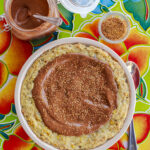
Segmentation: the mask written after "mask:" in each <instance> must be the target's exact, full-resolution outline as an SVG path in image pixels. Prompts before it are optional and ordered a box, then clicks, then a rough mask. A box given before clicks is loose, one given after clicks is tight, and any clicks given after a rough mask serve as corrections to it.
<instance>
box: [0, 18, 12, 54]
mask: <svg viewBox="0 0 150 150" xmlns="http://www.w3.org/2000/svg"><path fill="white" fill-rule="evenodd" d="M4 24H6V21H5V19H3V20H1V21H0V30H3V29H4ZM10 41H11V33H10V31H8V32H2V33H0V55H1V54H2V53H3V52H4V51H5V50H7V48H8V47H9V44H10Z"/></svg>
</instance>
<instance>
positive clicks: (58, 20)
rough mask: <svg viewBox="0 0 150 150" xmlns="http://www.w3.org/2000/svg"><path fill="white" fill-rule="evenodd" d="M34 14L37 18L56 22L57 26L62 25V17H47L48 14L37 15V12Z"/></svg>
mask: <svg viewBox="0 0 150 150" xmlns="http://www.w3.org/2000/svg"><path fill="white" fill-rule="evenodd" d="M32 16H33V17H35V18H37V19H40V20H43V21H46V22H49V23H52V24H54V25H56V26H60V25H61V24H62V19H61V18H56V17H46V16H41V15H37V14H34V15H32Z"/></svg>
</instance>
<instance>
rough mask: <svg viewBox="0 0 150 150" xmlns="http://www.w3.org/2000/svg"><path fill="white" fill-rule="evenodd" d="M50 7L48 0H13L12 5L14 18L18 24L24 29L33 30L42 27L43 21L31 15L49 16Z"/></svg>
mask: <svg viewBox="0 0 150 150" xmlns="http://www.w3.org/2000/svg"><path fill="white" fill-rule="evenodd" d="M48 13H49V6H48V2H47V0H13V1H12V4H11V14H12V18H13V19H14V21H15V22H16V24H17V25H18V26H20V27H22V28H24V29H33V28H36V27H38V26H40V25H41V24H42V23H43V21H42V20H39V19H36V18H34V17H33V16H32V15H30V14H40V15H43V16H48Z"/></svg>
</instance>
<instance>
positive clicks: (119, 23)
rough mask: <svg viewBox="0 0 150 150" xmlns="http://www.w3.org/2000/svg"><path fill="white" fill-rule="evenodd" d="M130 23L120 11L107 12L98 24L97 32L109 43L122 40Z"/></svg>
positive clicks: (127, 31) (126, 34) (125, 36)
mask: <svg viewBox="0 0 150 150" xmlns="http://www.w3.org/2000/svg"><path fill="white" fill-rule="evenodd" d="M129 29H130V24H129V21H128V19H127V18H126V17H125V16H124V15H122V14H120V13H114V12H113V13H111V12H110V13H107V14H106V15H104V16H103V17H102V18H101V20H100V24H99V32H100V35H101V36H102V38H103V39H104V40H105V41H107V42H109V43H119V42H122V41H124V40H125V39H126V38H127V36H128V33H129Z"/></svg>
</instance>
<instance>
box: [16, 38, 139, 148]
mask: <svg viewBox="0 0 150 150" xmlns="http://www.w3.org/2000/svg"><path fill="white" fill-rule="evenodd" d="M66 43H83V44H86V45H93V46H96V47H99V48H101V49H103V50H104V51H106V52H108V53H109V54H110V55H111V56H112V57H113V58H114V59H115V60H117V61H118V62H119V63H120V65H121V66H122V68H123V69H124V71H125V74H126V76H127V80H128V84H129V88H130V105H129V110H128V114H127V116H126V119H125V122H124V125H123V127H122V128H121V130H120V132H119V133H118V134H116V135H115V136H114V137H113V138H111V139H109V140H108V141H106V142H105V143H104V144H103V145H101V146H99V147H97V148H95V149H94V150H105V149H108V148H109V147H111V146H112V145H113V144H115V143H116V142H117V141H118V140H119V139H120V138H121V137H122V135H123V134H124V133H125V132H126V130H127V128H128V126H129V124H130V122H131V120H132V117H133V114H134V109H135V103H136V96H135V88H134V83H133V79H132V77H131V74H130V73H129V71H128V69H127V67H126V64H125V63H124V62H123V60H122V59H121V58H120V57H119V55H117V54H116V53H115V52H114V51H113V50H111V49H110V48H109V47H107V46H105V45H104V44H102V43H99V42H97V41H94V40H90V39H87V38H64V39H60V40H56V41H53V42H51V43H48V44H46V45H45V46H43V47H41V48H40V49H39V50H38V51H36V52H35V53H34V54H33V55H32V56H30V58H29V59H28V60H27V61H26V63H25V64H24V66H23V67H22V69H21V71H20V73H19V76H18V78H17V83H16V88H15V106H16V111H17V115H18V118H19V120H20V122H21V125H22V126H23V128H24V130H25V131H26V133H27V134H28V135H29V136H30V137H31V139H33V141H34V142H35V143H37V144H38V145H39V146H41V147H42V148H44V149H46V150H57V149H56V148H55V147H53V146H52V145H49V144H47V143H45V142H43V141H42V140H40V139H39V138H38V137H37V136H36V135H35V134H34V133H33V131H32V130H31V129H30V127H29V125H28V123H27V121H26V120H25V118H24V116H23V114H22V111H21V103H20V92H21V86H22V82H23V80H24V78H25V75H26V73H27V71H28V69H29V68H30V66H31V65H32V64H33V62H34V61H35V60H36V59H37V58H38V57H39V56H40V55H41V54H42V53H43V52H45V51H47V50H48V49H52V48H53V47H56V46H58V45H61V44H66Z"/></svg>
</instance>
